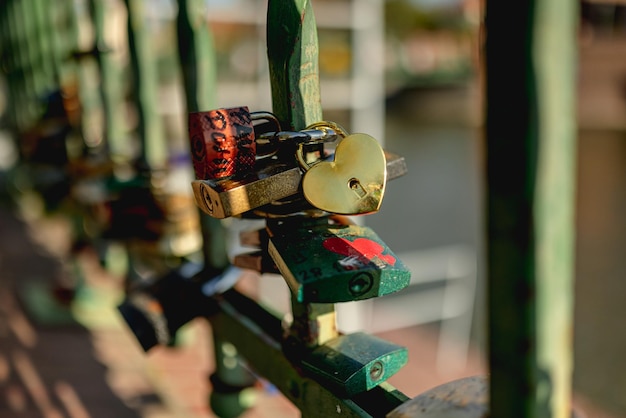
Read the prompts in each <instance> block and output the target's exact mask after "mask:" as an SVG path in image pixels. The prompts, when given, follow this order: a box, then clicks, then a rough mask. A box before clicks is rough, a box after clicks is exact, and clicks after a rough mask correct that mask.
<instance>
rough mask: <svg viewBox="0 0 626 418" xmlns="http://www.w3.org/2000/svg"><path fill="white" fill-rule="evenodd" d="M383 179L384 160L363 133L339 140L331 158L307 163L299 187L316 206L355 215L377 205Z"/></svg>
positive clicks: (383, 188)
mask: <svg viewBox="0 0 626 418" xmlns="http://www.w3.org/2000/svg"><path fill="white" fill-rule="evenodd" d="M386 181H387V162H386V160H385V153H384V151H383V149H382V147H381V146H380V144H379V143H378V141H376V139H374V138H372V137H371V136H369V135H366V134H352V135H349V136H347V137H345V138H344V139H343V140H342V141H341V142H339V144H338V145H337V148H336V149H335V160H334V161H331V162H327V161H322V162H319V163H316V164H314V165H313V166H310V167H308V169H307V171H306V172H305V173H304V177H303V179H302V190H303V192H304V197H305V198H306V200H307V201H308V202H309V203H310V204H311V205H313V206H315V207H316V208H318V209H321V210H324V211H326V212H330V213H338V214H342V215H358V214H365V213H371V212H376V211H377V210H378V209H379V208H380V205H381V203H382V200H383V195H384V194H385V184H386Z"/></svg>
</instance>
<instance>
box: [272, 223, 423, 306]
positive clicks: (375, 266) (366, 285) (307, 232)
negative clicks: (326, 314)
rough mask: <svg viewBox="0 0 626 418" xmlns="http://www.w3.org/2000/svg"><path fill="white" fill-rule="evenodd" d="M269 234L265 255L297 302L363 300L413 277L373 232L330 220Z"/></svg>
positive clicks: (284, 226)
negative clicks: (268, 257)
mask: <svg viewBox="0 0 626 418" xmlns="http://www.w3.org/2000/svg"><path fill="white" fill-rule="evenodd" d="M267 228H268V231H269V236H270V238H269V244H268V252H269V254H270V256H271V257H272V259H273V260H274V262H275V263H276V266H277V267H278V270H279V271H280V273H281V274H282V275H283V277H284V278H285V280H286V281H287V284H288V285H289V287H290V288H291V291H292V292H293V294H294V295H295V296H296V298H297V300H298V301H299V302H303V303H337V302H350V301H355V300H363V299H369V298H373V297H378V296H383V295H386V294H388V293H393V292H397V291H398V290H401V289H403V288H405V287H406V286H408V285H409V281H410V278H411V273H410V272H409V270H408V269H407V267H406V266H405V265H404V264H403V263H402V262H401V261H400V260H399V259H398V257H397V256H396V255H395V254H394V253H393V252H392V251H391V250H390V249H389V247H387V245H386V244H385V243H384V242H383V241H382V240H381V239H380V238H379V237H378V235H376V233H375V232H374V231H373V230H372V229H371V228H368V227H366V226H359V225H352V224H350V225H344V224H333V223H331V222H329V218H320V219H311V220H307V221H306V222H302V220H301V219H300V221H299V222H293V220H274V221H273V222H268V226H267Z"/></svg>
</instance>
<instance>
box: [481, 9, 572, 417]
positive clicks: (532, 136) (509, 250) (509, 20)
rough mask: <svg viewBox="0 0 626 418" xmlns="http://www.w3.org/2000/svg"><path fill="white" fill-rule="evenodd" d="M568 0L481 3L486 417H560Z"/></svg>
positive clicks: (565, 394) (568, 297)
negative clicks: (487, 361) (487, 366)
mask: <svg viewBox="0 0 626 418" xmlns="http://www.w3.org/2000/svg"><path fill="white" fill-rule="evenodd" d="M576 12H577V5H576V3H575V2H574V1H568V0H560V1H552V2H542V1H528V2H514V3H506V2H501V1H494V0H487V1H486V20H485V29H486V30H485V33H486V36H487V38H486V43H485V48H486V49H485V52H486V67H485V69H486V105H487V108H486V141H487V144H486V145H487V186H488V190H487V233H488V238H487V242H488V270H489V273H488V275H489V278H488V290H489V311H490V314H489V350H490V369H491V416H494V417H504V416H511V413H515V415H516V416H519V417H522V416H523V417H566V416H569V415H570V413H571V412H570V391H571V388H570V385H571V368H572V299H573V295H572V276H573V260H572V255H573V233H574V232H573V231H574V225H573V204H574V201H573V192H574V181H575V172H574V161H575V108H574V105H575V101H574V87H575V85H574V74H575V51H576V22H577V18H576V16H577V13H576Z"/></svg>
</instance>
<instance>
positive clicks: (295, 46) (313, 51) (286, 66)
mask: <svg viewBox="0 0 626 418" xmlns="http://www.w3.org/2000/svg"><path fill="white" fill-rule="evenodd" d="M267 55H268V58H269V69H270V80H271V85H272V109H273V112H274V114H276V115H277V116H278V118H279V120H280V121H281V122H282V123H283V124H285V126H284V128H285V129H295V130H300V129H304V128H305V127H307V126H308V125H310V124H311V123H314V122H319V121H321V120H322V105H321V99H320V87H319V65H318V57H319V46H318V40H317V27H316V24H315V15H314V14H313V7H312V5H311V1H310V0H284V1H277V0H270V1H269V4H268V10H267Z"/></svg>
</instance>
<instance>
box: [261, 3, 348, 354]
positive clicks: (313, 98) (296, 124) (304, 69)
mask: <svg viewBox="0 0 626 418" xmlns="http://www.w3.org/2000/svg"><path fill="white" fill-rule="evenodd" d="M267 55H268V60H269V62H268V63H269V69H270V81H271V87H272V89H271V91H272V111H273V112H274V114H275V115H276V116H277V117H278V119H279V120H280V121H281V123H282V124H283V125H284V129H294V130H301V129H304V128H306V127H307V126H308V125H310V124H312V123H314V122H319V121H321V120H322V104H321V94H320V80H319V65H318V59H319V46H318V38H317V26H316V22H315V15H314V13H313V6H312V4H311V1H309V0H287V1H279V0H269V3H268V10H267ZM291 304H292V314H293V317H294V318H293V325H292V333H293V334H294V336H295V337H296V338H297V339H299V340H305V341H306V343H307V345H311V346H315V345H318V344H323V343H324V342H326V341H327V340H330V339H332V338H335V337H336V336H337V330H336V328H335V322H336V319H335V306H334V305H333V304H316V305H314V306H313V305H309V304H303V303H301V302H298V301H297V300H296V297H295V296H294V295H293V294H292V302H291ZM322 328H323V329H324V330H325V331H324V332H320V329H322Z"/></svg>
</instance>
